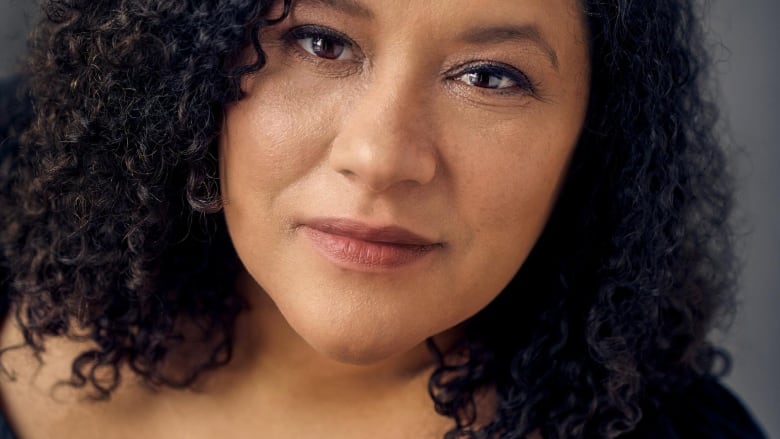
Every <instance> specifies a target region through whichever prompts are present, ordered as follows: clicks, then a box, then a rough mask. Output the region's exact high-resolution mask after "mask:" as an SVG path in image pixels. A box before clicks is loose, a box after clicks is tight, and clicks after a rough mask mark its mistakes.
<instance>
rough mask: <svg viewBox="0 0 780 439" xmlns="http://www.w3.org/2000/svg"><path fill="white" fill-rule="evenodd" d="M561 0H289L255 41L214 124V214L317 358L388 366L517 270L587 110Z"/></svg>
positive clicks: (572, 8) (581, 46) (577, 49)
mask: <svg viewBox="0 0 780 439" xmlns="http://www.w3.org/2000/svg"><path fill="white" fill-rule="evenodd" d="M578 3H579V2H577V1H576V0H485V1H479V2H475V1H471V0H426V1H417V0H297V1H295V2H294V4H293V9H292V12H291V14H290V16H289V17H288V18H287V19H286V20H284V21H283V22H282V23H280V24H278V25H276V26H273V27H270V28H268V29H266V30H264V31H263V34H262V35H261V42H262V43H263V47H264V49H265V51H266V53H267V55H268V62H267V64H266V66H265V67H264V68H263V69H262V70H261V71H260V72H259V73H257V74H255V75H252V76H248V77H246V78H245V79H244V81H243V85H242V86H243V88H244V90H245V91H246V93H247V95H246V98H245V99H243V100H241V101H239V102H238V103H235V104H233V105H231V106H229V107H228V108H226V111H225V120H224V127H223V132H222V137H221V140H220V161H221V184H222V187H221V189H222V195H223V197H224V201H225V204H224V206H225V207H224V209H225V216H226V220H227V224H228V228H229V231H230V236H231V238H232V240H233V243H234V245H235V248H236V251H237V252H238V255H239V257H240V259H241V261H242V263H243V264H244V266H245V267H246V270H247V271H248V273H249V274H250V275H251V277H252V278H253V279H254V280H255V281H256V282H257V284H258V285H259V286H260V287H261V288H262V290H263V291H265V293H267V295H268V296H269V297H270V298H271V299H272V300H273V302H274V303H275V304H276V306H277V307H278V309H279V310H280V311H281V313H282V315H283V316H284V318H285V319H286V320H287V322H288V323H289V324H290V325H291V326H292V328H293V329H294V330H295V331H296V332H297V333H298V334H299V335H300V336H302V337H303V338H304V339H305V340H306V341H307V342H308V343H309V344H310V345H311V346H312V347H314V348H315V349H316V350H317V351H319V352H320V353H323V354H325V355H327V356H329V357H331V358H334V359H337V360H341V361H346V362H353V363H369V362H375V361H378V360H381V359H384V358H386V357H388V356H391V355H393V354H397V353H401V352H404V351H405V350H408V349H410V348H412V347H413V346H415V345H417V344H419V343H420V342H422V341H424V340H425V339H426V338H428V337H430V336H432V335H435V334H438V333H441V332H443V331H445V330H447V329H449V328H452V327H453V326H455V325H457V324H458V323H461V322H463V321H464V320H466V319H467V318H469V317H470V316H472V315H474V314H475V313H476V312H478V311H479V310H481V309H482V308H484V307H485V306H486V305H487V304H488V303H489V302H490V301H491V300H493V299H494V298H495V296H496V295H497V294H498V293H499V292H500V291H501V290H502V288H503V287H504V286H505V285H506V284H507V283H508V282H509V280H510V279H511V278H512V277H513V275H514V274H515V273H516V272H517V270H518V268H519V267H520V266H521V265H522V263H523V261H524V260H525V258H526V257H527V255H528V253H529V251H530V249H531V247H532V246H533V245H534V243H535V242H536V240H537V238H538V237H539V235H540V233H541V231H542V228H543V227H544V225H545V222H546V221H547V218H548V216H549V214H550V211H551V209H552V207H553V204H554V203H555V199H556V195H557V193H558V190H559V188H560V187H561V183H562V181H563V179H564V176H565V174H566V170H567V165H568V162H569V159H570V158H571V155H572V152H573V150H574V147H575V144H576V143H577V139H578V136H579V133H580V130H581V128H582V124H583V119H584V116H585V110H586V103H587V100H588V84H589V60H588V47H587V35H586V29H585V24H584V21H583V19H584V17H583V13H582V12H581V10H580V6H579V4H578ZM280 12H281V6H280V5H277V6H276V8H275V12H274V14H279V13H280ZM274 16H276V15H274Z"/></svg>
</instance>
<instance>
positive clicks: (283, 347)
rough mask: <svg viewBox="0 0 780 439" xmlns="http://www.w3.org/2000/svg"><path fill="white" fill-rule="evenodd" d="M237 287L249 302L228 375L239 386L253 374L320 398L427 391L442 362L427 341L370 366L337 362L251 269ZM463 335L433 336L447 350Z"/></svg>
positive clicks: (256, 378) (238, 329)
mask: <svg viewBox="0 0 780 439" xmlns="http://www.w3.org/2000/svg"><path fill="white" fill-rule="evenodd" d="M236 286H237V288H238V291H239V293H240V294H242V295H243V296H244V297H245V298H246V300H247V302H248V304H249V309H248V310H247V311H246V312H244V313H243V314H242V315H241V316H240V317H239V319H238V321H237V323H236V332H235V334H236V339H235V350H234V355H235V356H234V360H233V361H232V362H231V365H230V367H229V373H228V374H227V375H229V376H232V377H234V378H235V379H236V380H237V384H239V385H243V384H245V383H246V381H247V379H248V378H249V379H251V380H252V381H253V382H257V383H258V385H260V383H266V385H265V386H264V388H268V385H271V386H272V387H275V388H287V390H290V388H299V389H301V390H303V389H305V390H306V392H307V393H309V394H312V395H315V394H316V395H320V396H321V395H323V394H330V395H341V396H345V395H348V394H350V392H354V395H369V394H372V393H373V394H374V395H375V394H376V393H375V392H384V391H390V390H393V391H397V390H398V389H399V388H401V387H399V386H406V385H409V386H413V387H416V388H418V389H420V390H421V391H422V392H425V391H426V389H427V380H428V377H429V376H430V374H431V372H432V371H433V369H434V368H435V367H436V366H437V365H438V363H437V360H436V357H435V355H434V354H433V353H432V352H431V350H430V349H429V348H428V346H426V343H420V344H419V345H417V346H415V347H414V348H412V349H410V350H408V351H406V352H402V353H399V354H396V355H394V356H392V357H389V358H386V359H384V360H382V361H379V362H376V363H373V364H368V365H354V364H346V363H342V362H339V361H335V360H332V359H330V358H328V357H327V356H324V355H322V354H321V353H319V352H317V351H316V350H315V349H313V348H312V347H311V346H310V345H309V344H308V343H307V342H306V341H305V340H304V339H303V338H302V337H301V336H300V335H298V334H297V333H296V332H295V330H294V329H293V328H292V327H290V325H289V324H288V323H287V321H286V320H285V318H284V316H283V315H282V314H281V313H280V312H279V310H278V308H277V307H276V305H275V304H274V303H273V301H272V300H271V299H270V298H269V296H268V295H267V294H266V293H265V292H264V291H263V290H262V288H260V286H259V285H257V283H256V282H254V280H253V279H252V278H251V277H250V276H249V275H248V274H247V273H245V272H242V273H241V274H240V275H239V278H238V280H237V283H236ZM461 335H462V331H461V330H460V328H454V329H452V330H449V331H447V332H445V333H442V334H438V335H436V336H435V337H433V339H434V342H435V343H436V345H437V346H439V347H440V348H441V349H442V351H443V352H447V351H448V350H449V349H452V347H453V346H455V345H456V344H457V340H458V339H459V338H460V336H461ZM250 377H251V378H250ZM221 385H222V384H221Z"/></svg>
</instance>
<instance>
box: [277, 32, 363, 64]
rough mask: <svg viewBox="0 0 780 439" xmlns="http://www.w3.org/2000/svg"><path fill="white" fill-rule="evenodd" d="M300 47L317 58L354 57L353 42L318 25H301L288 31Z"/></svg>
mask: <svg viewBox="0 0 780 439" xmlns="http://www.w3.org/2000/svg"><path fill="white" fill-rule="evenodd" d="M289 36H290V39H291V40H293V41H294V43H295V44H297V45H298V46H300V48H301V49H303V50H304V51H306V52H307V53H309V54H311V55H314V56H316V57H318V58H323V59H327V60H332V61H351V60H354V59H356V56H355V53H354V50H353V44H352V43H351V42H350V41H349V40H348V39H347V38H346V37H344V36H342V35H340V34H338V33H336V32H335V31H332V30H330V29H327V28H323V27H319V26H302V27H298V28H295V29H292V30H291V31H290V32H289Z"/></svg>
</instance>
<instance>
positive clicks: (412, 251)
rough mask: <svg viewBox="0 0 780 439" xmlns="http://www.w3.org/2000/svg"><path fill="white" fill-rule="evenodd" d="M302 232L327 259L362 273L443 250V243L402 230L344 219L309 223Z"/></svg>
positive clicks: (404, 263) (407, 262) (412, 260)
mask: <svg viewBox="0 0 780 439" xmlns="http://www.w3.org/2000/svg"><path fill="white" fill-rule="evenodd" d="M302 231H303V233H304V235H306V236H307V237H308V238H309V240H310V241H311V243H312V244H313V245H314V248H315V249H316V250H317V251H318V252H319V253H320V254H322V255H323V256H324V257H325V258H326V259H328V260H330V261H331V262H333V263H335V264H336V265H338V266H341V267H343V268H347V269H353V270H358V271H385V270H389V269H394V268H399V267H402V266H406V265H409V264H412V263H414V262H416V261H418V260H421V259H423V258H425V257H426V256H428V255H429V254H430V253H432V252H434V251H435V250H437V249H440V248H442V243H440V242H436V241H434V240H431V239H428V238H425V237H423V236H420V235H418V234H416V233H414V232H411V231H409V230H407V229H404V228H401V227H396V226H387V227H371V226H368V225H366V224H364V223H360V222H356V221H352V220H344V219H316V220H311V221H307V222H305V223H304V224H302Z"/></svg>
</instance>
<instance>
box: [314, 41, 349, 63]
mask: <svg viewBox="0 0 780 439" xmlns="http://www.w3.org/2000/svg"><path fill="white" fill-rule="evenodd" d="M311 45H312V50H314V53H316V54H317V56H321V57H323V58H328V59H336V58H338V57H339V56H341V52H343V51H344V48H343V47H340V46H339V45H338V44H335V43H333V41H331V40H328V39H327V38H323V37H318V38H313V39H312V42H311Z"/></svg>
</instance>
